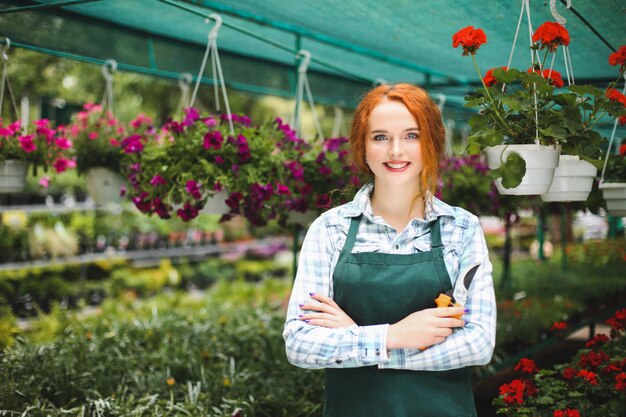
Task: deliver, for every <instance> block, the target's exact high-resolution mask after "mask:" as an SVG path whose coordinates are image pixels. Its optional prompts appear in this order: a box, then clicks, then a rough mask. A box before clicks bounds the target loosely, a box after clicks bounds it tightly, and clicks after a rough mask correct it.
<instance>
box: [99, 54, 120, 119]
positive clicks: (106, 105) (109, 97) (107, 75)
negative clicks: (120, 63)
mask: <svg viewBox="0 0 626 417" xmlns="http://www.w3.org/2000/svg"><path fill="white" fill-rule="evenodd" d="M109 67H111V69H110V71H109ZM115 71H117V61H116V60H114V59H107V60H106V62H105V63H104V65H103V66H102V76H103V77H104V81H105V83H106V84H105V86H104V94H103V95H102V100H101V103H102V109H103V110H105V109H108V110H109V111H110V112H111V114H112V115H115V111H114V106H113V73H114V72H115Z"/></svg>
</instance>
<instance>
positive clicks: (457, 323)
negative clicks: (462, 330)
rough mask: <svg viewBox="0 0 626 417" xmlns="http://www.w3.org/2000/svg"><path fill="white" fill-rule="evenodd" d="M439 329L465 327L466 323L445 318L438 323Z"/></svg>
mask: <svg viewBox="0 0 626 417" xmlns="http://www.w3.org/2000/svg"><path fill="white" fill-rule="evenodd" d="M437 324H438V325H439V327H464V326H465V322H464V321H463V320H459V319H457V318H454V317H445V318H442V319H441V320H439V321H438V322H437Z"/></svg>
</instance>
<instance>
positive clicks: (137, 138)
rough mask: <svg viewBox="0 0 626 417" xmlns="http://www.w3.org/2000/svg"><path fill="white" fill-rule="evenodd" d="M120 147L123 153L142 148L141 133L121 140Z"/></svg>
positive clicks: (138, 150)
mask: <svg viewBox="0 0 626 417" xmlns="http://www.w3.org/2000/svg"><path fill="white" fill-rule="evenodd" d="M122 147H123V148H124V152H125V153H139V152H141V151H142V150H143V143H141V135H132V136H129V137H127V138H124V140H122Z"/></svg>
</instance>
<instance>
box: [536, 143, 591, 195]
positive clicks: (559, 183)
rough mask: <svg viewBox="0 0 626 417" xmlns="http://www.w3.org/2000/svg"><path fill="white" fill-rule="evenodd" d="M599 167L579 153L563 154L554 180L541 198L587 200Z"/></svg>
mask: <svg viewBox="0 0 626 417" xmlns="http://www.w3.org/2000/svg"><path fill="white" fill-rule="evenodd" d="M597 172H598V169H597V168H596V167H594V166H593V165H591V164H590V163H589V162H587V161H584V160H581V159H580V158H579V157H578V156H577V155H561V156H560V158H559V167H558V168H557V169H556V170H555V171H554V180H553V181H552V185H551V186H550V189H549V190H548V192H547V193H546V194H543V195H542V196H541V199H542V200H543V201H546V202H552V201H585V200H587V197H589V193H590V192H591V187H592V186H593V179H594V178H595V177H596V174H597Z"/></svg>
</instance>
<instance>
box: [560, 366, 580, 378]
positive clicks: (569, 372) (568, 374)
mask: <svg viewBox="0 0 626 417" xmlns="http://www.w3.org/2000/svg"><path fill="white" fill-rule="evenodd" d="M577 374H578V372H577V371H576V369H574V368H565V369H563V373H562V375H563V378H565V379H572V378H574V377H575V376H576V375H577Z"/></svg>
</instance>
